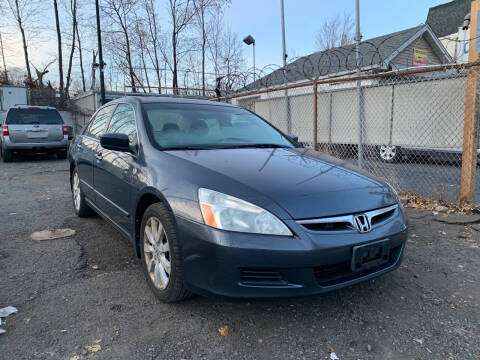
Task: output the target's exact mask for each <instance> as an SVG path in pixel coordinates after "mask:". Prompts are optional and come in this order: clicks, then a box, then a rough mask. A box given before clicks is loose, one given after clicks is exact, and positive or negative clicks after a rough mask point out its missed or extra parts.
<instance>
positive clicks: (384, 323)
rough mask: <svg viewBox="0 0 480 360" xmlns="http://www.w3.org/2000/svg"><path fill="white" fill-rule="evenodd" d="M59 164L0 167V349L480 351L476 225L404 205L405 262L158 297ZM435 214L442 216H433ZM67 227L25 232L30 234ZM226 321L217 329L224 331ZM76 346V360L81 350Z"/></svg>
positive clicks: (10, 354) (20, 353)
mask: <svg viewBox="0 0 480 360" xmlns="http://www.w3.org/2000/svg"><path fill="white" fill-rule="evenodd" d="M70 196H71V195H70V189H69V184H68V165H67V163H66V162H65V161H58V160H55V159H54V158H47V157H41V156H37V157H35V158H32V157H29V158H24V159H20V160H19V161H18V162H15V163H10V164H5V163H0V199H1V203H0V204H1V206H0V274H1V276H0V289H1V290H0V307H3V306H7V305H13V306H15V307H17V308H18V309H19V312H18V313H17V314H14V315H10V316H9V317H8V318H6V319H4V323H3V324H2V327H3V328H4V329H5V330H6V331H7V332H6V334H4V335H1V336H0V358H1V359H75V360H76V359H87V358H93V359H327V358H329V351H330V349H331V348H333V349H334V351H335V353H336V355H337V356H338V357H339V358H340V359H341V360H343V359H480V307H479V305H480V300H479V299H480V286H479V285H480V267H479V264H480V250H479V248H478V246H479V245H480V232H477V231H476V230H474V229H473V228H472V225H451V224H445V223H440V222H437V221H435V216H432V215H431V214H429V213H428V212H422V211H408V213H409V218H410V229H411V231H410V239H409V242H408V245H407V249H406V254H405V258H404V263H403V265H402V266H401V268H400V269H398V270H397V271H395V272H393V273H389V274H387V275H385V276H383V277H381V278H378V279H376V280H373V281H370V282H366V283H363V284H360V285H357V286H353V287H349V288H346V289H343V290H340V291H336V292H333V293H329V294H326V295H322V296H316V297H307V298H296V299H287V300H275V301H262V302H252V303H227V302H221V301H217V300H211V299H207V298H202V297H198V296H197V297H194V298H192V299H190V300H187V301H184V302H182V303H179V304H174V305H167V304H162V303H160V302H158V301H157V300H156V298H155V297H154V296H153V295H152V293H151V292H150V291H149V289H148V287H147V284H146V282H145V280H144V278H143V273H142V271H141V268H140V263H139V261H138V260H137V259H136V258H135V257H134V252H133V248H132V246H131V245H130V244H129V243H128V242H127V241H126V240H125V239H124V238H123V237H122V236H121V235H120V234H119V233H118V232H117V231H115V230H114V229H113V228H111V227H110V226H109V225H108V224H107V223H106V222H105V221H103V220H102V219H100V218H99V217H92V218H89V219H80V218H77V217H76V216H75V215H74V213H73V209H72V204H71V198H70ZM437 217H438V216H437ZM56 228H71V229H74V230H75V231H76V234H75V235H74V236H72V237H70V238H64V239H57V240H46V241H34V240H32V239H30V234H31V233H32V232H34V231H38V230H45V229H56ZM224 326H226V327H227V328H224V329H223V330H224V331H223V332H224V334H226V335H225V336H223V335H222V334H221V333H220V331H219V328H221V327H224ZM76 356H78V357H76Z"/></svg>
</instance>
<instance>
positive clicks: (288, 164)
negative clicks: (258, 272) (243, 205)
mask: <svg viewBox="0 0 480 360" xmlns="http://www.w3.org/2000/svg"><path fill="white" fill-rule="evenodd" d="M169 154H171V155H174V156H176V157H179V158H182V159H184V160H186V161H188V162H192V163H194V164H196V165H198V166H201V167H203V168H206V169H209V170H211V171H212V172H214V173H217V174H218V175H222V176H224V177H227V178H229V179H231V181H232V186H234V184H235V183H237V182H238V183H241V184H243V185H245V186H246V187H248V188H250V189H252V190H253V191H254V192H256V193H258V195H260V196H262V197H264V196H265V197H267V198H269V199H270V200H272V201H273V202H275V203H276V204H278V205H279V206H281V207H282V208H283V209H284V210H286V211H287V212H288V213H289V214H290V216H291V217H292V218H293V219H306V218H314V217H322V216H332V215H340V214H349V213H357V212H362V211H366V210H371V209H376V208H380V207H383V206H388V205H391V204H392V203H395V202H396V196H395V195H394V194H393V193H392V191H391V190H390V188H389V187H388V186H387V185H386V184H385V183H384V182H382V181H381V180H379V179H376V178H374V177H372V176H371V175H368V174H366V173H364V172H362V171H361V170H359V169H357V168H356V167H355V166H353V165H351V164H349V163H347V162H346V161H343V160H339V159H336V158H333V157H331V156H328V155H325V154H323V153H319V152H317V151H313V150H308V149H289V148H278V149H262V148H259V149H258V148H252V149H250V148H247V149H215V150H198V151H169ZM212 190H218V189H212ZM230 195H234V196H235V192H233V191H232V192H231V193H230ZM249 197H251V196H249Z"/></svg>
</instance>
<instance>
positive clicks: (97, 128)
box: [85, 105, 115, 139]
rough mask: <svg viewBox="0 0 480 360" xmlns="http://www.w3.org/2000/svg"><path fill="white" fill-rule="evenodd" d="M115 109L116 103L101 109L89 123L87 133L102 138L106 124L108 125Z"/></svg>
mask: <svg viewBox="0 0 480 360" xmlns="http://www.w3.org/2000/svg"><path fill="white" fill-rule="evenodd" d="M113 109H115V105H110V106H106V107H104V108H103V109H100V110H99V111H98V113H97V115H95V119H93V120H92V121H91V122H90V124H89V125H88V128H87V130H86V131H85V135H87V136H90V137H93V138H95V139H100V136H102V135H103V134H104V133H105V126H106V125H107V122H108V119H109V118H110V115H111V114H112V111H113Z"/></svg>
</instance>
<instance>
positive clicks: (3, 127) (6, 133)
mask: <svg viewBox="0 0 480 360" xmlns="http://www.w3.org/2000/svg"><path fill="white" fill-rule="evenodd" d="M2 135H3V136H9V135H10V133H9V132H8V126H7V125H3V126H2Z"/></svg>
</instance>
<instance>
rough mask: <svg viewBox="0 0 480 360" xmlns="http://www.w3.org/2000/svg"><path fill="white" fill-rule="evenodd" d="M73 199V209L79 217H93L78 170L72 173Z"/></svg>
mask: <svg viewBox="0 0 480 360" xmlns="http://www.w3.org/2000/svg"><path fill="white" fill-rule="evenodd" d="M72 197H73V208H74V210H75V213H76V214H77V216H79V217H88V216H90V215H92V213H93V211H92V209H91V208H90V207H89V206H88V205H87V203H86V201H85V196H84V195H83V192H82V188H81V187H80V177H79V176H78V172H77V169H74V170H73V173H72Z"/></svg>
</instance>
